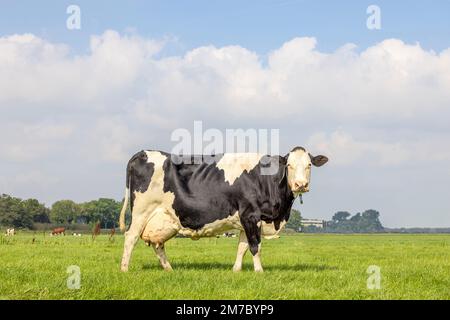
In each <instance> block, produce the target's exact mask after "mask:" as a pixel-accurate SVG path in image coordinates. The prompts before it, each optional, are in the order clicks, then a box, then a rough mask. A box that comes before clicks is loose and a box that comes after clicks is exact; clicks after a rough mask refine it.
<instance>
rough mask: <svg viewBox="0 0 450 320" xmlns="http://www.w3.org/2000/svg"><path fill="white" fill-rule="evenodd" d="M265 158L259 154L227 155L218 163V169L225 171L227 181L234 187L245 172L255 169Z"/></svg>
mask: <svg viewBox="0 0 450 320" xmlns="http://www.w3.org/2000/svg"><path fill="white" fill-rule="evenodd" d="M263 156H264V155H263V154H259V153H225V154H224V155H223V156H222V158H221V159H220V161H219V162H218V163H217V168H219V170H223V172H224V176H225V181H227V182H228V183H229V184H230V185H232V184H233V183H234V181H235V180H236V179H237V178H239V177H240V176H241V174H242V173H243V172H244V171H247V172H249V171H250V170H252V169H253V168H255V167H256V166H257V165H258V163H259V161H260V160H261V158H262V157H263Z"/></svg>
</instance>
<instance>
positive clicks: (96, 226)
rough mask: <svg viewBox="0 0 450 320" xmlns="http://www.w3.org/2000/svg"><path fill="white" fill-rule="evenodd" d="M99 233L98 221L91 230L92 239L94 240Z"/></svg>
mask: <svg viewBox="0 0 450 320" xmlns="http://www.w3.org/2000/svg"><path fill="white" fill-rule="evenodd" d="M99 234H100V223H97V224H96V225H95V227H94V229H93V230H92V239H93V240H94V239H95V237H97V236H98V235H99Z"/></svg>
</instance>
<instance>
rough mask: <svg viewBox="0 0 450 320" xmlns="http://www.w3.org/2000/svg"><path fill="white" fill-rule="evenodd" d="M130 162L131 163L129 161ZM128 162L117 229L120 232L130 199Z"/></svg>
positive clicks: (123, 225) (123, 228)
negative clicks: (118, 228) (123, 197)
mask: <svg viewBox="0 0 450 320" xmlns="http://www.w3.org/2000/svg"><path fill="white" fill-rule="evenodd" d="M130 162H131V161H130ZM130 162H128V165H127V174H126V176H127V177H126V179H127V180H126V189H125V199H124V200H123V206H122V210H121V211H120V218H119V227H120V231H122V232H125V214H126V212H127V209H128V199H129V198H130V176H131V175H130Z"/></svg>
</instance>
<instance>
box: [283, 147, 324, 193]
mask: <svg viewBox="0 0 450 320" xmlns="http://www.w3.org/2000/svg"><path fill="white" fill-rule="evenodd" d="M285 158H286V178H287V183H288V185H289V188H290V189H291V191H292V193H293V194H294V195H295V196H298V195H299V194H301V193H305V192H308V191H309V183H310V178H311V166H312V165H314V166H316V167H320V166H322V165H324V164H325V163H327V161H328V158H327V157H325V156H322V155H319V156H313V155H311V154H310V153H309V152H307V151H306V150H305V149H304V148H302V147H295V148H294V149H292V150H291V152H289V153H288V154H287V155H286V157H285Z"/></svg>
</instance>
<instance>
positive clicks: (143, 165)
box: [127, 151, 155, 211]
mask: <svg viewBox="0 0 450 320" xmlns="http://www.w3.org/2000/svg"><path fill="white" fill-rule="evenodd" d="M147 161H148V157H147V153H146V152H145V151H140V152H138V153H136V154H135V155H134V156H133V157H131V159H130V161H128V166H127V188H129V189H130V198H131V200H130V208H131V211H133V205H134V200H135V197H136V196H135V194H134V193H135V192H136V191H138V192H145V191H147V189H148V186H149V185H150V181H151V179H152V176H153V172H154V169H155V165H154V164H153V163H152V162H147Z"/></svg>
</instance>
